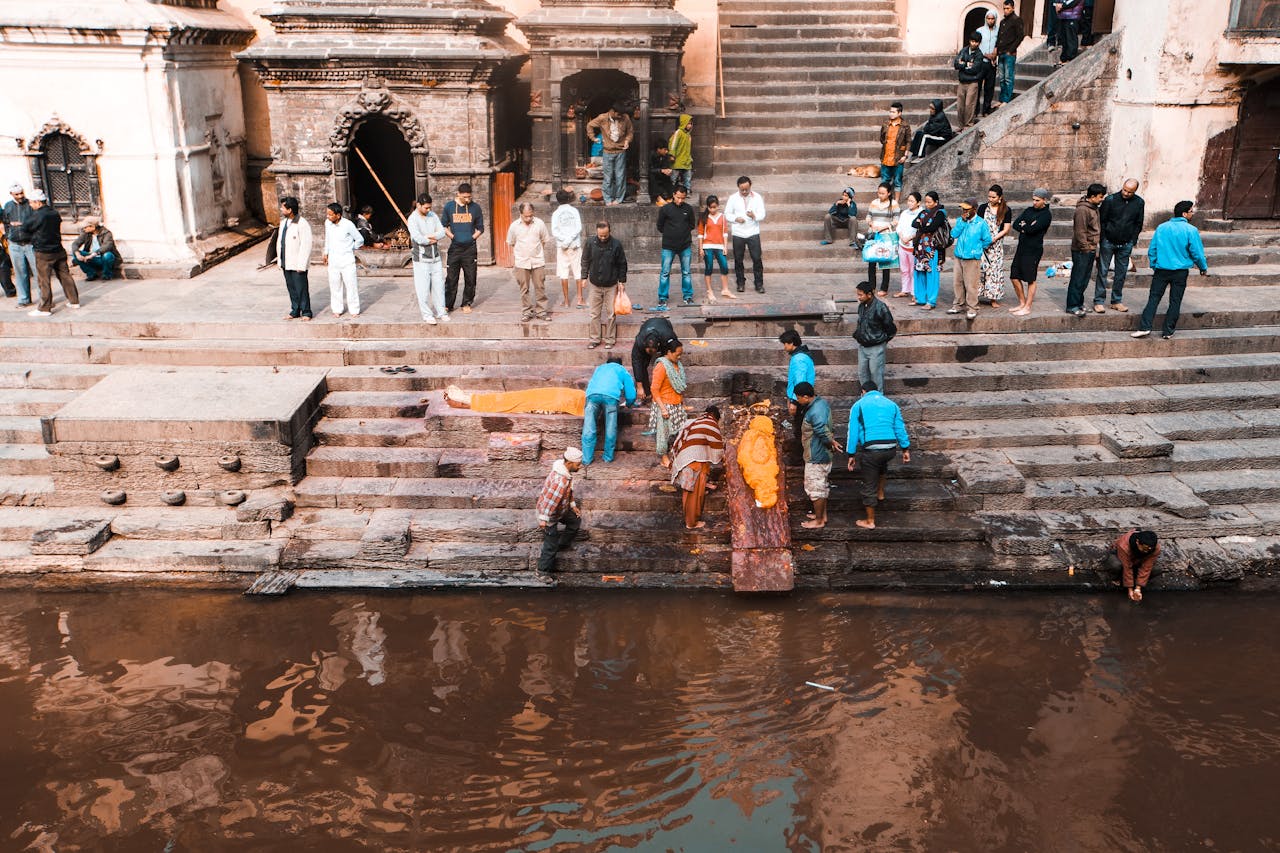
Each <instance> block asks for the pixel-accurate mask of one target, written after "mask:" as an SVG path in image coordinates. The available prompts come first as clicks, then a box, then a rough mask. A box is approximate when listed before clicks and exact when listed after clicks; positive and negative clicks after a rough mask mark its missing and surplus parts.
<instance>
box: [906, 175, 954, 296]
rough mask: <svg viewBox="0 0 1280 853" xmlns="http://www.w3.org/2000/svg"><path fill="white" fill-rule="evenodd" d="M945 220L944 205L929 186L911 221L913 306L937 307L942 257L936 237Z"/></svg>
mask: <svg viewBox="0 0 1280 853" xmlns="http://www.w3.org/2000/svg"><path fill="white" fill-rule="evenodd" d="M946 221H947V211H946V208H944V207H943V206H942V202H941V200H940V199H939V198H938V194H937V193H936V192H934V191H933V190H929V192H927V193H925V194H924V210H922V211H921V212H920V214H919V215H918V216H916V221H915V222H914V223H913V227H914V228H915V229H916V237H915V240H914V241H913V244H914V245H913V249H914V253H915V268H916V280H915V294H916V306H917V307H919V308H923V309H924V310H926V311H932V310H933V309H935V308H937V307H938V269H939V266H940V265H941V262H942V257H941V256H940V254H939V252H938V247H937V246H936V245H935V241H936V240H937V235H938V229H939V228H941V227H942V225H943V223H944V222H946Z"/></svg>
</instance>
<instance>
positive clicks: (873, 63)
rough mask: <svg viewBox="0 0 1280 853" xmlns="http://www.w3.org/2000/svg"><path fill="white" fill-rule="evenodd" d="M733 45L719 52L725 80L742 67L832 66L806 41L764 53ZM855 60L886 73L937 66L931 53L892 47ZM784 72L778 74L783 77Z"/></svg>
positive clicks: (741, 44)
mask: <svg viewBox="0 0 1280 853" xmlns="http://www.w3.org/2000/svg"><path fill="white" fill-rule="evenodd" d="M735 45H736V49H735V50H733V51H729V50H726V51H724V52H723V54H722V59H723V62H724V72H725V80H726V81H728V80H731V79H732V78H733V73H735V72H736V71H738V70H739V69H742V68H774V69H777V70H778V71H779V72H783V74H785V72H786V71H787V70H789V69H793V68H800V69H803V68H830V67H831V54H829V53H826V52H824V51H822V50H814V49H812V48H810V49H808V50H805V49H804V48H805V45H798V46H796V48H795V49H794V50H788V51H780V52H777V53H767V54H766V53H764V52H760V51H752V50H751V49H750V48H751V45H750V44H749V43H747V42H736V43H735ZM857 64H858V66H859V67H863V68H869V67H875V68H882V69H884V71H885V74H886V75H892V74H896V73H898V72H901V71H909V70H912V69H914V68H920V67H925V68H936V67H937V63H936V61H935V60H933V58H932V57H930V58H925V59H912V58H910V57H907V56H905V55H904V54H902V53H901V52H898V51H897V50H896V49H892V48H889V49H886V50H882V51H869V52H866V53H861V54H859V55H858V58H857ZM943 67H945V65H944V66H943ZM783 74H780V75H779V76H780V77H783ZM784 79H785V78H784ZM954 92H955V90H954V89H952V90H951V97H954ZM944 97H945V96H944Z"/></svg>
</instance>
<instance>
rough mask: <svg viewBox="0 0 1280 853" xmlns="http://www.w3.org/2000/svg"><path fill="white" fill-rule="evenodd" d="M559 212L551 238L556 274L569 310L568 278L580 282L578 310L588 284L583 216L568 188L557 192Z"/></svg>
mask: <svg viewBox="0 0 1280 853" xmlns="http://www.w3.org/2000/svg"><path fill="white" fill-rule="evenodd" d="M556 204H557V205H558V206H557V207H556V212H555V213H553V214H551V236H552V237H553V238H554V239H555V241H556V275H557V276H558V277H559V279H560V290H561V292H562V293H563V294H564V302H563V306H564V307H565V308H568V307H569V279H570V278H574V279H577V281H578V307H579V308H582V307H584V306H585V305H586V303H585V302H583V301H582V290H583V286H584V285H585V284H586V281H584V280H583V278H582V216H581V214H579V213H578V211H577V208H575V207H574V206H573V193H571V192H569V191H568V190H566V189H563V188H562V189H560V190H557V191H556Z"/></svg>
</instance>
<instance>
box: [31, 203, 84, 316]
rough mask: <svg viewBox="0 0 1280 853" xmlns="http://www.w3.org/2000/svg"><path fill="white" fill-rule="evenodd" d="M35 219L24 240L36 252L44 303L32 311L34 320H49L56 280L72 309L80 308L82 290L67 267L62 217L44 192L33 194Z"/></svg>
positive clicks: (32, 216)
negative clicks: (50, 203)
mask: <svg viewBox="0 0 1280 853" xmlns="http://www.w3.org/2000/svg"><path fill="white" fill-rule="evenodd" d="M31 211H32V212H31V217H30V218H29V219H28V220H27V222H26V224H25V225H24V226H23V227H22V237H23V239H24V240H25V241H26V242H28V243H30V244H31V247H32V248H33V249H35V253H36V279H37V284H38V285H39V287H40V304H39V305H38V306H36V307H35V308H34V309H33V310H31V311H28V312H27V313H28V314H30V315H31V316H32V317H48V316H49V315H50V314H52V313H53V281H52V279H53V277H54V276H55V275H56V276H57V277H58V281H60V282H62V293H63V295H64V296H66V297H67V304H68V305H70V306H71V307H72V308H79V307H80V291H78V290H76V283H75V281H73V280H72V278H71V270H70V269H68V268H67V250H66V249H64V248H62V217H61V216H59V215H58V211H56V210H54V209H53V208H52V207H50V206H49V205H48V198H47V197H46V196H45V194H44V191H43V190H32V191H31Z"/></svg>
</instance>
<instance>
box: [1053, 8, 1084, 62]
mask: <svg viewBox="0 0 1280 853" xmlns="http://www.w3.org/2000/svg"><path fill="white" fill-rule="evenodd" d="M1058 44H1060V45H1062V53H1060V54H1059V58H1061V60H1062V61H1063V62H1070V61H1071V60H1073V59H1075V58H1076V57H1077V56H1079V55H1080V22H1079V21H1064V20H1062V19H1061V18H1059V19H1058Z"/></svg>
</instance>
